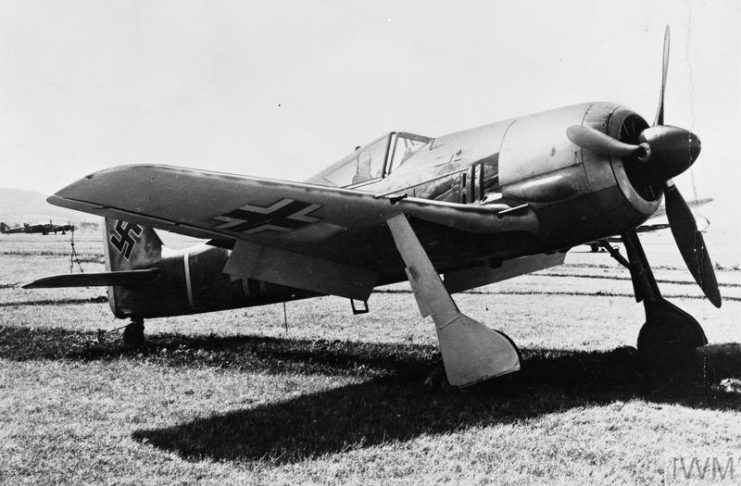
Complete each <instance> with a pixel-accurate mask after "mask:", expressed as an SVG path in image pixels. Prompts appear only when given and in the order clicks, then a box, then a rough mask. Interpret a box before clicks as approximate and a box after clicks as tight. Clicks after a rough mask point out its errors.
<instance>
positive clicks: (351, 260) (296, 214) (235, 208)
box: [48, 165, 538, 299]
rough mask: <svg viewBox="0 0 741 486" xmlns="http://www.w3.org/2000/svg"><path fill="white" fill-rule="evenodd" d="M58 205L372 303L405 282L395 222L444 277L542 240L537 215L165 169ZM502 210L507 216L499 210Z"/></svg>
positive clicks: (239, 271) (114, 180) (105, 176)
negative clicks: (408, 227) (500, 237)
mask: <svg viewBox="0 0 741 486" xmlns="http://www.w3.org/2000/svg"><path fill="white" fill-rule="evenodd" d="M48 201H49V202H50V203H52V204H55V205H58V206H62V207H66V208H70V209H75V210H78V211H84V212H88V213H92V214H97V215H101V216H105V217H108V218H114V219H121V220H125V221H130V222H133V223H139V224H145V225H149V226H152V227H154V228H158V229H162V230H166V231H171V232H174V233H180V234H184V235H188V236H192V237H196V238H204V239H206V238H210V239H212V244H215V245H216V246H223V247H227V248H232V249H233V252H232V254H231V257H230V258H229V261H228V262H227V265H226V267H225V268H224V271H225V272H227V273H229V274H232V275H235V276H239V277H248V278H253V279H256V280H263V281H267V282H271V283H275V284H279V285H285V286H289V287H294V288H302V289H309V290H312V291H317V292H321V293H327V294H333V295H340V296H346V297H350V298H358V299H363V298H367V296H368V294H369V293H370V291H371V290H372V289H373V287H374V286H376V285H379V284H381V283H382V282H385V281H391V280H392V279H393V277H394V275H397V276H398V275H399V274H400V275H403V264H402V262H401V259H400V258H399V254H398V252H397V251H396V247H395V245H394V242H393V239H392V238H391V234H390V231H389V229H388V227H387V225H386V221H387V220H388V219H390V218H392V217H393V216H396V215H399V214H405V215H406V216H408V217H409V218H410V221H415V222H416V223H415V224H416V228H417V229H418V231H419V235H418V236H419V238H420V240H421V241H422V242H423V244H427V245H428V246H429V247H430V251H431V257H432V258H433V261H435V262H436V264H440V265H441V268H444V267H446V265H447V267H450V266H451V265H455V264H459V263H460V262H466V261H467V260H466V258H468V259H469V260H470V261H471V262H474V261H475V255H474V253H475V252H476V251H479V257H480V252H481V249H482V248H484V250H483V251H490V250H491V243H490V240H489V239H487V235H489V234H492V233H498V232H518V233H520V234H522V233H531V234H535V233H536V232H537V230H538V220H537V217H536V215H535V213H534V212H533V211H532V210H531V209H529V208H524V209H518V210H517V211H515V212H514V213H513V212H509V213H506V216H504V215H498V214H497V213H498V212H500V211H502V210H506V209H510V208H509V207H508V206H506V205H487V206H483V205H470V204H469V205H466V204H456V203H448V202H440V201H434V200H428V199H416V198H405V199H401V200H399V199H398V198H395V199H394V198H389V197H385V196H384V195H382V194H374V193H371V192H363V191H359V190H351V189H343V188H337V187H328V186H321V185H314V184H306V183H297V182H286V181H277V180H269V179H260V178H253V177H245V176H238V175H232V174H225V173H218V172H211V171H204V170H195V169H186V168H179V167H170V166H162V165H133V166H120V167H115V168H112V169H107V170H103V171H100V172H96V173H94V174H91V175H89V176H87V177H84V178H82V179H80V180H78V181H77V182H74V183H72V184H71V185H69V186H67V187H65V188H64V189H62V190H60V191H59V192H57V193H56V194H54V195H53V196H51V197H49V199H48ZM499 206H502V207H499Z"/></svg>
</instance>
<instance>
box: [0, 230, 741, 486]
mask: <svg viewBox="0 0 741 486" xmlns="http://www.w3.org/2000/svg"><path fill="white" fill-rule="evenodd" d="M707 238H708V239H709V246H710V249H711V254H712V255H713V257H714V258H715V261H716V263H717V264H718V267H719V272H718V279H719V281H720V282H721V292H722V293H723V295H724V298H725V301H724V303H723V307H722V309H720V310H718V309H715V308H714V307H712V306H711V304H710V303H708V302H707V301H706V300H703V299H702V298H701V297H700V295H701V294H700V291H699V290H698V289H697V287H696V286H695V285H694V284H693V283H691V277H690V276H689V274H688V273H687V271H686V270H685V269H684V267H683V265H682V262H681V260H680V258H679V256H678V252H677V251H676V249H675V248H674V247H673V243H672V241H671V235H670V234H668V232H667V233H664V234H657V235H649V236H646V237H645V238H643V241H644V244H645V245H646V251H647V253H648V257H649V260H650V261H651V262H652V264H653V265H654V267H655V272H656V274H657V278H659V279H660V285H661V288H662V291H663V293H664V295H665V296H667V297H668V298H669V299H670V300H671V301H672V302H674V303H676V304H678V305H679V306H680V307H682V308H684V309H685V310H687V311H688V312H690V313H691V314H693V315H694V316H695V317H696V318H697V319H698V321H700V322H701V323H702V324H703V326H704V328H705V331H706V334H707V336H708V339H709V341H710V343H711V348H710V349H711V350H712V352H713V353H714V354H713V357H712V358H709V360H708V361H706V363H705V364H706V366H705V367H704V368H703V367H700V369H701V372H700V374H699V375H697V376H696V377H695V380H694V381H693V382H692V383H654V384H650V383H649V382H648V380H647V378H646V375H645V373H644V372H643V370H642V369H641V367H640V365H639V364H638V361H637V359H636V357H635V354H634V353H632V352H631V350H630V348H626V346H633V345H634V343H635V339H636V336H637V333H638V330H639V328H640V326H641V324H642V322H643V311H642V307H641V306H640V305H638V304H636V303H635V302H634V301H633V298H632V287H631V283H630V280H629V278H628V274H627V272H626V271H624V270H622V269H620V268H619V267H618V266H617V264H616V263H615V262H614V261H613V260H612V259H610V258H609V257H608V256H607V255H606V254H591V253H588V249H587V248H586V247H583V248H577V249H575V250H573V252H571V253H570V254H569V256H568V257H567V260H566V264H565V265H563V266H561V267H557V268H553V269H548V270H545V271H541V272H538V273H537V274H534V275H529V276H524V277H520V278H518V279H514V280H511V281H508V282H503V283H500V284H497V285H492V286H489V287H485V288H482V289H477V290H476V291H473V292H470V293H465V294H461V295H458V296H457V297H456V300H457V302H458V304H459V306H460V307H461V308H462V309H463V310H464V312H466V313H467V314H469V315H471V316H473V317H476V318H479V319H480V320H482V321H483V322H484V323H486V324H488V325H490V326H492V327H494V328H498V329H501V330H503V331H505V332H506V333H507V334H508V335H509V336H511V337H512V338H513V340H514V341H515V342H516V343H518V345H519V346H520V347H521V348H522V351H523V355H524V357H525V359H526V371H525V372H523V373H522V374H520V375H519V376H518V377H515V378H512V379H508V380H503V381H501V382H497V383H493V384H487V385H485V386H480V387H476V388H473V389H467V390H463V391H459V390H445V389H441V388H439V387H427V386H424V385H423V382H424V380H425V378H426V377H427V375H428V373H429V372H430V370H431V369H435V368H438V369H439V367H440V358H439V354H438V353H437V348H436V346H435V343H436V341H435V335H434V328H433V325H432V323H431V322H430V321H427V320H424V319H422V318H421V317H420V316H419V314H418V312H417V310H416V306H415V304H414V298H413V296H412V295H411V294H410V293H409V291H408V287H407V286H404V285H397V286H393V287H390V288H387V289H384V290H382V291H381V292H378V293H376V294H374V295H373V296H372V297H371V300H370V303H369V305H370V308H371V313H370V314H367V315H361V316H353V315H352V313H351V312H350V305H349V303H348V302H347V301H345V300H343V299H338V298H333V297H325V298H318V299H313V300H308V301H303V302H293V303H289V304H288V305H287V317H288V332H287V333H286V331H285V329H284V321H283V307H282V306H281V305H272V306H266V307H260V308H252V309H242V310H236V311H229V312H219V313H212V314H203V315H198V316H191V317H180V318H168V319H159V320H151V321H148V322H147V335H148V338H149V342H148V344H147V346H146V347H145V348H144V349H142V350H136V351H130V350H126V349H124V348H122V347H121V346H120V344H119V343H118V337H119V335H118V333H116V332H113V333H106V334H104V335H103V336H102V337H101V338H99V335H98V332H97V331H98V329H113V328H116V327H118V326H121V325H122V324H124V322H122V321H117V320H115V319H114V318H113V317H112V315H111V314H110V312H109V309H108V305H107V303H106V301H105V297H104V295H105V292H104V290H103V289H100V288H91V289H59V290H36V291H28V290H23V289H21V288H20V284H21V283H24V282H27V281H29V280H31V279H33V278H37V277H40V276H43V275H47V274H52V273H59V272H65V271H69V264H70V261H69V235H67V236H61V235H58V236H31V235H7V236H6V235H4V236H3V237H2V238H1V239H0V268H2V273H1V274H0V483H8V484H15V483H28V484H51V483H54V484H62V483H67V484H79V483H123V484H127V483H130V484H176V483H191V482H193V483H195V482H198V483H205V484H208V483H213V484H222V483H225V482H226V483H237V484H240V483H244V484H254V483H265V484H299V483H364V484H367V483H382V484H388V483H429V482H463V483H466V484H468V483H489V482H495V483H498V484H532V483H548V484H589V483H597V484H621V483H630V484H657V483H661V482H662V481H665V482H667V483H670V484H671V483H675V482H676V483H678V484H687V483H688V482H687V481H686V480H685V478H684V476H683V474H685V473H686V470H682V465H685V466H686V468H689V467H690V464H691V460H692V458H693V457H694V458H697V459H698V460H699V461H701V463H698V465H699V466H702V465H704V464H705V461H706V460H708V459H709V460H710V461H712V460H713V458H715V459H717V461H718V462H719V463H720V465H721V466H723V467H724V468H725V467H726V466H727V464H728V461H729V459H730V460H732V461H735V462H734V463H733V464H734V467H735V469H733V470H732V472H733V474H735V481H739V480H741V457H739V456H741V395H739V394H738V393H734V392H733V391H729V390H730V388H732V387H729V385H728V383H729V381H728V380H726V381H725V382H724V384H725V386H723V385H721V384H720V382H721V380H722V379H723V378H733V377H734V376H735V377H736V378H738V377H740V376H741V368H739V367H738V366H737V365H738V363H741V351H740V350H739V345H738V344H734V343H738V342H739V341H741V322H740V321H741V318H739V316H741V271H740V270H739V268H740V267H739V263H741V249H739V247H738V243H737V242H738V241H739V240H738V239H736V238H733V237H725V238H724V237H722V235H721V236H718V237H715V238H714V235H713V234H712V233H711V234H709V235H708V236H707ZM75 239H76V243H77V250H78V252H79V254H80V257H81V259H82V266H83V268H84V269H85V271H97V270H100V269H102V254H101V245H100V242H99V235H98V234H97V233H94V234H77V235H75ZM177 243H178V242H177V241H176V244H177ZM180 243H182V241H180ZM75 271H79V270H78V268H77V265H75ZM703 371H704V373H703ZM730 383H731V385H733V383H734V382H733V381H732V380H731V381H730ZM710 464H711V468H710V469H708V470H707V471H706V472H707V477H706V480H710V479H712V478H711V473H712V472H713V471H711V469H712V466H713V464H712V462H711V463H710ZM699 472H700V469H698V470H697V471H694V470H693V471H690V473H692V474H694V477H693V479H691V480H690V482H691V483H692V484H698V483H697V482H696V481H697V474H699ZM724 472H725V474H726V476H725V477H726V479H727V478H728V476H727V475H728V474H729V471H728V470H727V469H725V470H724ZM715 479H718V478H717V477H715Z"/></svg>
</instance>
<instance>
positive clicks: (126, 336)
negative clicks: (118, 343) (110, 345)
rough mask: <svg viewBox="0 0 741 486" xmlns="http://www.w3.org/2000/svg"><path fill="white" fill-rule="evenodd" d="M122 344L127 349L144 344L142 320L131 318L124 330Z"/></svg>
mask: <svg viewBox="0 0 741 486" xmlns="http://www.w3.org/2000/svg"><path fill="white" fill-rule="evenodd" d="M123 344H124V346H126V347H128V348H138V347H141V346H142V345H143V344H144V319H142V318H140V317H132V318H131V322H130V323H129V324H128V325H127V326H126V327H125V328H124V332H123Z"/></svg>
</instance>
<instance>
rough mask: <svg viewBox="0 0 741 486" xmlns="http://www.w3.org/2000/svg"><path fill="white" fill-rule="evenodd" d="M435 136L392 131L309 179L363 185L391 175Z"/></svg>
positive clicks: (338, 185)
mask: <svg viewBox="0 0 741 486" xmlns="http://www.w3.org/2000/svg"><path fill="white" fill-rule="evenodd" d="M433 140H434V139H433V138H430V137H424V136H422V135H415V134H413V133H406V132H391V133H388V134H386V135H383V136H382V137H380V138H377V139H376V140H374V141H372V142H370V143H369V144H367V145H365V146H363V147H358V148H356V149H355V151H354V152H352V153H351V154H349V155H346V156H345V157H343V158H342V159H341V160H340V161H339V162H337V163H336V164H334V165H332V166H330V167H329V168H327V169H325V170H323V171H322V172H320V173H319V174H317V175H315V176H314V177H312V178H311V179H309V180H308V182H311V183H314V184H322V185H331V186H337V187H347V186H355V185H362V184H365V183H368V182H371V181H375V180H378V179H380V178H382V177H385V176H387V175H389V174H390V173H391V172H392V171H394V170H397V169H398V168H399V167H401V166H402V165H404V163H406V162H407V161H408V160H409V159H410V158H411V157H412V156H413V155H414V154H415V153H417V152H418V151H419V150H421V149H422V148H423V147H425V146H428V145H430V144H432V141H433Z"/></svg>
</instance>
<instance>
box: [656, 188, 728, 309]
mask: <svg viewBox="0 0 741 486" xmlns="http://www.w3.org/2000/svg"><path fill="white" fill-rule="evenodd" d="M664 198H665V201H666V216H667V218H668V219H669V226H670V227H671V230H672V234H673V235H674V241H676V243H677V246H678V247H679V252H680V253H681V254H682V258H684V262H685V263H686V264H687V268H688V269H689V271H690V273H691V274H692V276H693V277H694V278H695V282H697V284H698V285H699V286H700V288H701V289H702V291H703V293H704V294H705V296H706V297H707V298H708V300H710V302H712V303H713V305H714V306H715V307H720V304H721V297H720V290H719V289H718V281H717V280H716V279H715V271H714V270H713V262H712V261H710V255H709V254H708V250H707V248H706V247H705V240H704V239H703V238H702V233H700V232H699V231H697V224H696V223H695V217H694V216H693V215H692V211H690V208H689V206H687V203H686V202H685V200H684V198H683V197H682V194H680V192H679V189H677V186H675V185H674V183H673V182H672V181H671V180H669V181H667V183H666V189H665V191H664Z"/></svg>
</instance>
